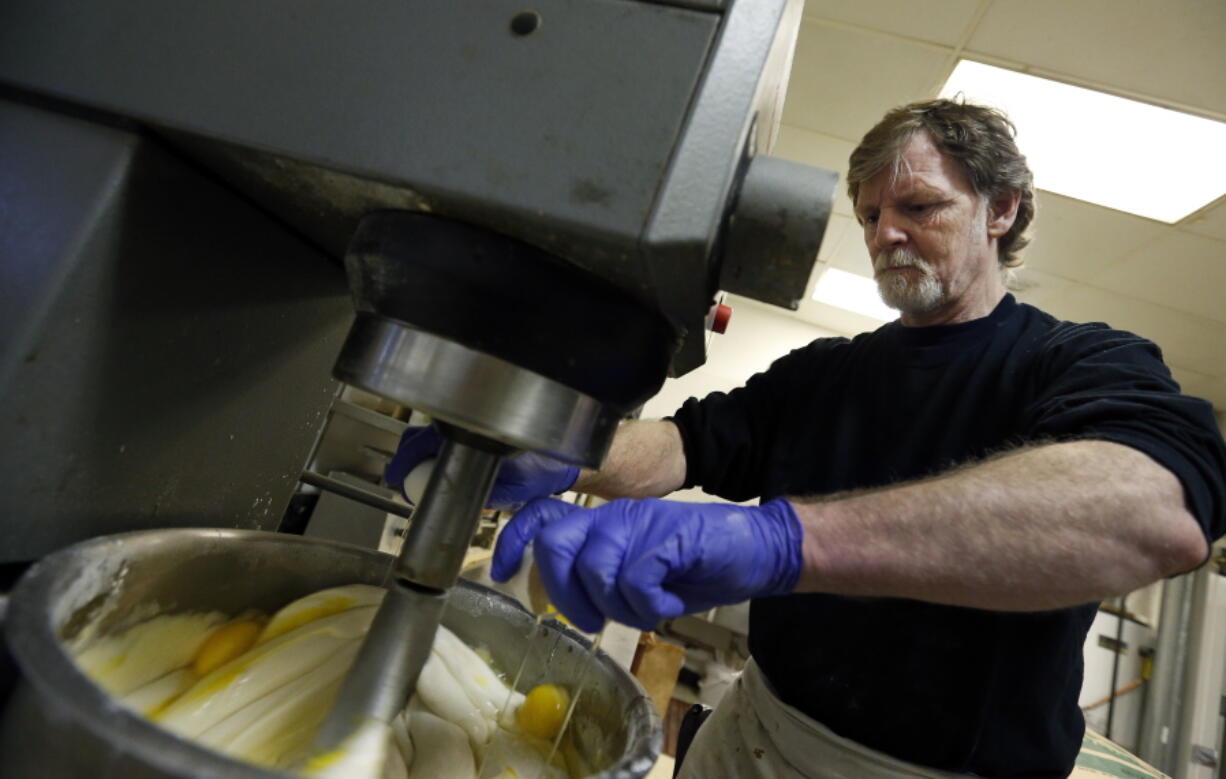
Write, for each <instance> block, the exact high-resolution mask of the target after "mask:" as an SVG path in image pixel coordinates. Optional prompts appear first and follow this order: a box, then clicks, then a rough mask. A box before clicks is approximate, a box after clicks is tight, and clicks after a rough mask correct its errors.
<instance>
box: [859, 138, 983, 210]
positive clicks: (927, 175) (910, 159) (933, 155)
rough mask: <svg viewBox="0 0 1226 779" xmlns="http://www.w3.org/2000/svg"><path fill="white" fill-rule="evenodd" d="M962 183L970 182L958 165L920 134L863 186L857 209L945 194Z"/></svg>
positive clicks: (929, 139) (930, 140)
mask: <svg viewBox="0 0 1226 779" xmlns="http://www.w3.org/2000/svg"><path fill="white" fill-rule="evenodd" d="M959 184H966V182H965V176H964V175H963V173H962V171H961V169H959V168H958V165H957V163H956V162H954V160H953V159H951V158H949V157H947V156H946V155H945V154H944V153H942V152H941V151H940V149H938V148H937V146H936V144H934V143H933V142H932V139H931V138H929V137H928V135H927V133H917V134H916V135H915V136H914V137H912V138H911V140H910V141H908V142H907V145H906V146H904V147H903V149H902V151H901V152H900V153H899V155H898V158H897V160H896V161H895V163H894V164H893V165H889V166H887V167H886V168H885V169H884V170H881V171H879V172H877V174H876V175H874V176H871V177H870V178H869V179H868V180H866V181H865V182H864V183H863V184H862V185H861V186H860V190H859V193H858V196H857V197H856V208H857V210H859V209H860V208H861V207H862V206H864V207H873V206H875V205H876V204H877V202H878V201H880V200H883V199H885V200H893V199H900V200H901V199H907V198H913V197H916V196H919V195H944V194H947V193H948V190H949V189H950V188H956V187H958V185H959Z"/></svg>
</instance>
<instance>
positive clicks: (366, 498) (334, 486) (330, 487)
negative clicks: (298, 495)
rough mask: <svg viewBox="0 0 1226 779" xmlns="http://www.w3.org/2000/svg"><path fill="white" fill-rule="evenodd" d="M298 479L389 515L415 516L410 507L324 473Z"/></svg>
mask: <svg viewBox="0 0 1226 779" xmlns="http://www.w3.org/2000/svg"><path fill="white" fill-rule="evenodd" d="M298 478H299V480H300V481H301V482H302V483H303V484H310V485H311V486H313V487H318V488H320V489H321V490H327V491H328V492H333V493H336V494H337V495H341V496H343V497H346V498H349V499H350V500H356V501H357V502H358V503H361V504H363V505H365V506H370V507H371V508H376V509H379V510H380V511H383V512H386V513H388V514H395V515H396V516H398V517H405V518H406V519H408V518H410V517H412V516H413V509H412V507H410V506H406V505H404V504H402V503H397V502H396V501H394V500H391V499H389V498H385V497H383V496H382V495H376V494H375V493H373V492H370V491H369V490H366V489H363V488H361V487H358V486H355V485H353V484H347V483H346V482H343V481H341V480H340V479H335V478H333V477H331V476H324V475H323V474H322V473H315V472H314V471H303V472H302V474H301V475H300V476H299V477H298Z"/></svg>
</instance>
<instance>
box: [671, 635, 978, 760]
mask: <svg viewBox="0 0 1226 779" xmlns="http://www.w3.org/2000/svg"><path fill="white" fill-rule="evenodd" d="M954 776H964V774H952V773H948V772H945V771H938V770H936V769H934V768H925V767H924V766H919V765H915V764H914V763H908V762H906V761H903V760H898V759H897V758H893V757H890V756H889V755H886V754H884V753H882V752H878V751H877V750H875V749H869V748H868V747H866V746H863V745H861V744H858V743H856V742H855V741H852V740H850V739H846V738H843V737H842V736H839V735H837V734H835V733H834V732H833V731H831V730H830V728H827V727H826V726H825V725H823V724H821V723H820V722H818V721H816V720H814V719H812V718H811V717H808V716H806V715H805V714H803V713H801V712H800V711H799V710H798V709H795V708H793V707H792V706H789V705H787V704H786V703H784V702H783V701H781V700H779V697H778V696H777V695H775V693H774V691H773V690H772V689H771V686H770V682H768V681H767V680H766V677H765V676H764V675H763V674H762V672H761V671H760V670H758V665H757V663H755V662H754V661H753V659H752V658H751V659H750V661H749V664H748V665H746V666H745V672H744V673H742V674H741V677H740V678H739V679H737V680H736V682H735V683H734V684H733V686H732V689H730V690H729V691H728V693H727V694H726V695H724V698H723V700H722V701H720V704H719V706H717V707H716V708H715V711H713V712H711V716H709V717H707V721H706V722H704V723H703V725H702V727H701V728H699V729H698V733H697V734H696V735H695V736H694V741H693V742H692V743H691V744H690V748H689V751H687V752H686V753H685V760H684V762H683V763H682V765H681V773H680V779H724V778H725V777H728V779H874V778H875V777H884V779H903V778H904V777H905V778H906V779H916V777H922V778H923V779H944V778H945V777H954Z"/></svg>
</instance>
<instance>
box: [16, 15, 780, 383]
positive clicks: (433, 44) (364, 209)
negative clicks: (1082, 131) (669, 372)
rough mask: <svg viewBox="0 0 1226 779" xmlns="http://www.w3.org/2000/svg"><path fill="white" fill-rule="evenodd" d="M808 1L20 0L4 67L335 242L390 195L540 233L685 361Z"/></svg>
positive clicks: (531, 237) (336, 246)
mask: <svg viewBox="0 0 1226 779" xmlns="http://www.w3.org/2000/svg"><path fill="white" fill-rule="evenodd" d="M798 6H799V0H736V2H731V1H728V2H717V1H716V0H691V1H690V2H677V3H674V4H667V5H666V4H661V3H654V2H632V1H631V0H586V1H585V2H574V0H541V1H540V2H537V3H535V4H534V5H533V6H532V9H533V10H534V11H535V12H536V13H537V14H538V15H539V16H540V18H541V19H542V23H541V25H540V27H539V28H538V29H537V30H536V31H534V32H533V33H532V34H529V35H520V34H516V32H515V31H514V30H513V29H512V27H511V24H510V21H511V19H512V18H514V17H515V15H516V14H517V13H519V12H521V11H522V10H524V9H523V6H522V5H521V4H518V3H517V2H514V1H513V0H452V2H447V3H403V2H399V1H398V0H353V2H349V3H345V4H343V5H338V4H336V3H331V2H325V1H324V0H270V2H261V3H249V2H242V0H214V2H209V3H199V2H195V1H194V0H113V1H112V2H108V3H105V4H93V3H85V4H82V3H78V2H73V0H8V2H5V3H3V4H0V82H4V83H7V84H9V85H12V86H14V87H16V88H18V89H21V90H28V91H30V92H35V93H40V94H46V95H53V96H55V97H57V98H60V99H63V100H66V101H69V102H71V103H74V104H80V105H86V106H91V107H96V108H100V109H103V110H106V111H110V112H113V113H115V114H116V115H119V116H122V117H125V118H132V119H135V120H136V121H137V122H140V123H142V124H143V125H146V126H150V127H154V128H156V129H157V131H158V132H159V133H160V134H162V135H163V136H164V137H168V138H172V139H173V141H174V143H175V144H176V145H177V146H178V147H179V148H181V149H184V150H187V151H188V152H189V153H190V154H191V155H192V156H194V157H195V158H196V159H198V160H199V161H200V162H201V163H202V164H203V166H204V167H205V168H207V169H208V170H210V171H213V172H216V173H218V174H219V175H221V176H223V177H224V178H225V179H227V180H228V181H230V182H232V183H233V185H234V186H236V187H237V188H238V189H240V190H241V191H243V192H244V193H245V194H247V195H248V196H250V197H252V198H253V199H254V200H256V201H257V202H259V203H260V204H261V205H262V206H263V207H264V208H266V209H268V210H269V211H270V212H272V213H273V214H276V215H277V216H278V217H279V218H281V219H283V220H285V222H286V223H288V224H290V225H292V226H294V227H295V228H296V229H298V230H300V231H301V232H302V234H304V235H306V236H309V237H310V238H311V239H312V241H313V242H315V243H316V244H317V245H319V246H322V247H323V248H324V249H325V250H326V251H328V252H330V253H331V254H333V255H334V256H339V255H340V254H341V253H342V252H343V251H344V247H345V245H346V243H347V241H348V239H349V237H350V235H351V234H352V232H353V229H354V226H355V225H356V224H357V221H358V220H359V219H360V218H362V217H363V216H364V215H366V214H368V213H370V212H371V211H374V210H378V209H388V208H391V209H410V210H421V211H424V210H428V211H430V212H431V213H434V214H439V215H443V216H449V217H452V218H456V219H460V220H464V221H466V222H470V223H472V224H476V225H480V226H483V227H487V228H489V229H491V230H494V231H497V232H499V233H503V234H506V235H510V236H513V237H517V238H520V239H522V240H524V241H527V242H529V243H533V244H535V245H538V246H541V247H542V248H544V249H546V250H547V251H550V252H551V253H553V254H555V255H557V256H560V257H565V258H567V259H568V260H570V261H572V262H573V263H575V264H576V265H577V266H579V267H581V268H584V269H586V270H589V271H591V272H593V273H595V274H597V275H599V276H602V277H604V278H606V279H609V280H610V281H612V282H613V283H615V284H617V285H618V286H619V287H621V288H622V289H624V290H625V291H626V292H629V293H630V294H632V295H635V296H637V297H638V298H639V299H641V300H643V301H644V302H646V303H649V304H650V305H652V306H653V307H655V308H657V309H659V310H660V311H662V312H663V313H664V314H665V315H667V316H668V318H669V319H670V320H671V321H672V322H673V324H674V325H675V326H676V328H677V329H678V332H680V333H682V335H683V337H684V339H685V341H684V346H683V348H682V350H681V351H680V352H679V353H678V355H677V357H676V359H675V361H674V372H675V373H677V374H680V373H684V372H686V371H688V370H690V369H692V368H694V367H697V366H698V365H699V364H701V362H702V361H703V359H704V351H703V331H702V327H701V323H702V318H703V315H704V314H705V312H706V309H707V306H708V304H709V302H710V298H711V295H712V294H713V293H714V291H715V290H714V289H712V288H710V285H711V283H712V281H713V280H714V279H715V278H717V276H718V273H717V271H718V268H715V267H714V265H715V263H716V258H714V257H713V256H712V251H713V249H714V247H715V245H716V244H717V242H718V240H719V238H720V235H721V233H722V231H723V229H724V220H725V216H726V214H727V213H728V210H729V205H730V202H731V200H732V198H733V197H734V195H735V191H736V189H737V183H738V177H739V172H740V170H741V166H742V163H743V162H744V160H745V159H746V158H747V157H749V156H752V155H753V154H754V153H757V152H760V151H765V147H764V146H762V145H760V144H759V145H755V144H752V143H750V140H751V139H750V137H749V128H750V126H751V124H752V123H753V121H754V118H755V116H758V117H759V118H760V121H763V122H770V121H772V117H777V116H778V112H777V110H776V109H777V105H778V103H780V102H781V100H782V90H781V89H779V88H778V87H779V78H778V77H777V74H774V73H770V72H769V71H771V70H772V69H781V68H786V64H787V63H788V58H787V57H778V56H772V55H773V54H774V53H775V52H776V50H777V49H778V45H777V44H778V43H780V42H782V43H783V44H784V45H787V44H790V42H791V41H792V40H793V39H794V36H795V32H796V25H797V24H798V22H799V14H790V15H789V14H788V13H786V12H787V11H788V10H789V9H791V8H796V7H798ZM784 20H788V21H786V23H784ZM781 26H782V27H783V28H784V29H782V30H781V29H780V28H781ZM117 41H119V42H121V43H122V45H116V42H117ZM764 71H765V74H764ZM425 73H435V74H445V75H444V76H443V77H440V78H420V77H414V76H411V75H405V74H425ZM593 95H598V96H599V97H598V99H593V97H592V96H593ZM576 106H583V110H581V111H577V110H576V109H575V107H576ZM758 135H759V137H760V138H763V139H766V138H769V137H771V136H772V135H773V128H770V127H767V128H760V130H759V133H758ZM408 138H411V139H413V141H412V143H406V141H405V139H408ZM799 294H800V291H799V290H798V291H796V292H795V293H794V295H793V296H794V297H795V296H798V295H799Z"/></svg>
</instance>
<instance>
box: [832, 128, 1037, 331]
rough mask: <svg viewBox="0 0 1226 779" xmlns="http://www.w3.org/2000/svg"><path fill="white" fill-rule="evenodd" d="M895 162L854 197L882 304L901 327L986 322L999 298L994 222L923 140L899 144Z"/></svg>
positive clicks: (1001, 291) (951, 167) (983, 205)
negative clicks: (899, 319) (896, 312)
mask: <svg viewBox="0 0 1226 779" xmlns="http://www.w3.org/2000/svg"><path fill="white" fill-rule="evenodd" d="M902 163H903V164H902V165H900V166H899V169H898V170H897V171H895V170H891V169H886V170H884V171H882V172H880V173H878V174H877V175H876V176H874V177H872V178H870V179H869V180H868V181H866V182H864V184H863V185H862V186H861V187H860V191H859V194H858V196H857V198H856V218H857V219H858V221H859V222H860V224H861V225H862V226H863V228H864V242H865V244H866V245H867V246H868V253H869V256H870V257H871V258H872V260H873V275H874V278H876V280H877V287H878V289H879V291H880V292H881V297H882V299H883V300H884V301H885V302H886V304H887V305H889V306H891V307H892V308H896V309H898V310H899V311H900V312H901V313H902V322H903V324H904V325H928V324H946V323H951V322H959V321H965V320H967V319H973V318H977V317H980V316H986V315H987V314H988V313H989V312H991V310H992V308H993V307H995V305H996V303H997V302H999V300H1000V298H1001V296H1003V295H1004V284H1003V280H1002V279H1001V274H1000V270H999V265H998V261H997V253H996V240H997V239H998V238H999V237H1000V235H1003V234H1004V231H1003V230H1001V229H1000V227H1001V224H1000V217H999V215H998V214H997V215H994V214H992V213H991V212H992V210H993V209H992V208H991V206H990V204H988V203H987V202H986V201H985V199H984V198H982V197H980V196H979V195H978V194H976V193H975V191H974V189H973V188H972V187H971V184H970V181H968V180H967V178H966V176H965V175H964V174H963V173H962V171H961V170H960V169H959V168H958V166H957V164H956V163H955V162H954V161H953V160H951V159H949V158H948V157H946V156H945V155H943V154H942V153H941V152H940V151H939V150H938V149H937V147H936V146H935V145H934V144H933V143H932V140H931V139H930V138H929V137H928V135H927V134H926V133H923V132H921V133H918V134H917V135H916V136H915V138H913V139H912V140H911V141H910V142H909V143H908V144H907V146H906V148H905V149H904V150H903V153H902ZM1012 221H1013V219H1012V216H1011V215H1010V216H1009V218H1008V225H1011V224H1012ZM1007 229H1008V227H1007V226H1005V228H1004V230H1007ZM985 307H986V310H985Z"/></svg>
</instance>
